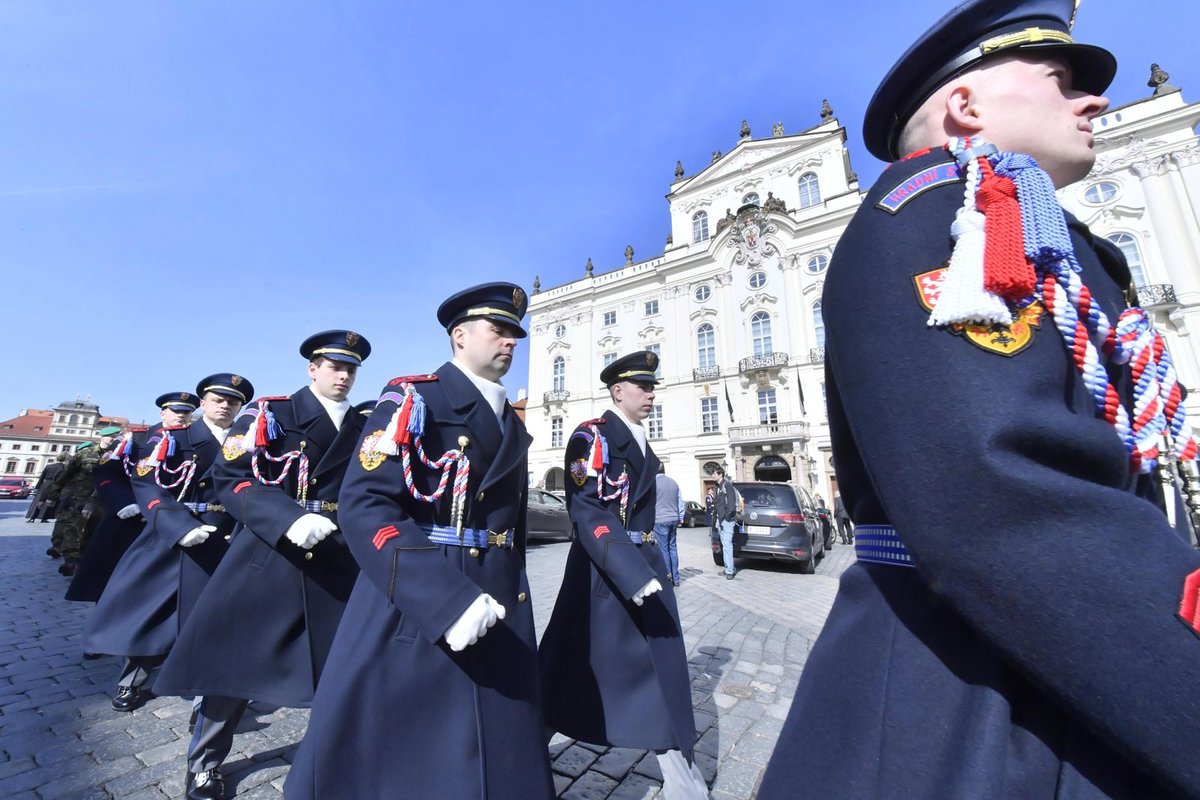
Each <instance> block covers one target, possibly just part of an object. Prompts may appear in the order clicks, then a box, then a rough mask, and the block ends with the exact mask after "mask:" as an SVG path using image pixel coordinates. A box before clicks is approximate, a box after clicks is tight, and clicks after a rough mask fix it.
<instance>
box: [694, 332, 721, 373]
mask: <svg viewBox="0 0 1200 800" xmlns="http://www.w3.org/2000/svg"><path fill="white" fill-rule="evenodd" d="M716 338H717V337H716V333H715V332H714V331H713V326H712V325H710V324H709V323H707V322H706V323H704V324H703V325H701V326H700V327H699V328H697V329H696V366H698V367H714V366H716V364H717V344H716Z"/></svg>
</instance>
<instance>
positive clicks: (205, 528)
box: [179, 525, 217, 547]
mask: <svg viewBox="0 0 1200 800" xmlns="http://www.w3.org/2000/svg"><path fill="white" fill-rule="evenodd" d="M216 530H217V526H216V525H197V526H196V527H195V528H192V529H191V530H190V531H188V532H187V533H185V534H184V535H183V538H182V539H180V540H179V546H180V547H192V546H193V545H197V544H204V543H205V542H207V541H208V537H209V535H210V534H212V533H215V532H216Z"/></svg>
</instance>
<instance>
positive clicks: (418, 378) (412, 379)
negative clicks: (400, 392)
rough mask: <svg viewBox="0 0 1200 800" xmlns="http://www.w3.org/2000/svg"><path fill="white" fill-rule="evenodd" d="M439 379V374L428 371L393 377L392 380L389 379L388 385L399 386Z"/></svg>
mask: <svg viewBox="0 0 1200 800" xmlns="http://www.w3.org/2000/svg"><path fill="white" fill-rule="evenodd" d="M437 379H438V376H437V375H434V374H433V373H432V372H427V373H425V374H424V375H403V376H401V377H399V378H392V379H391V380H390V381H388V384H387V385H388V386H399V385H400V384H402V383H429V382H430V381H436V380H437Z"/></svg>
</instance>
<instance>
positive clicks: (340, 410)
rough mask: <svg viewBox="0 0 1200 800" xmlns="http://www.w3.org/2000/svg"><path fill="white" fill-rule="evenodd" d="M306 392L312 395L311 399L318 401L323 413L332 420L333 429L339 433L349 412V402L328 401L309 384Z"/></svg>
mask: <svg viewBox="0 0 1200 800" xmlns="http://www.w3.org/2000/svg"><path fill="white" fill-rule="evenodd" d="M308 390H309V391H310V392H312V393H313V397H315V398H317V400H318V401H320V403H321V406H322V407H323V408H324V409H325V413H326V414H328V415H329V418H330V419H331V420H333V427H335V428H337V429H338V430H339V431H340V430H341V429H342V420H343V419H345V418H346V412H347V411H349V410H350V401H349V400H342V401H341V402H338V401H337V400H330V399H329V398H328V397H323V396H322V395H321V393H320V392H318V391H317V387H316V386H315V385H313V384H311V383H310V384H309V385H308Z"/></svg>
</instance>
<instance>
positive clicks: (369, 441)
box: [358, 429, 387, 472]
mask: <svg viewBox="0 0 1200 800" xmlns="http://www.w3.org/2000/svg"><path fill="white" fill-rule="evenodd" d="M383 435H384V431H383V430H382V429H381V430H377V431H375V432H374V433H370V434H367V435H366V436H364V437H363V440H362V444H361V445H359V448H358V463H360V464H362V468H363V469H365V470H366V471H367V472H370V471H371V470H373V469H377V468H378V467H379V465H381V464H382V463H383V462H384V461H387V456H386V455H385V454H384V453H381V452H379V451H378V450H377V449H376V446H377V445H378V444H379V440H380V439H382V438H383Z"/></svg>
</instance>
